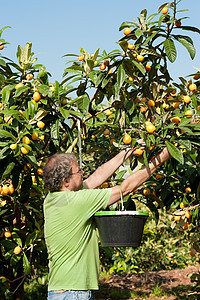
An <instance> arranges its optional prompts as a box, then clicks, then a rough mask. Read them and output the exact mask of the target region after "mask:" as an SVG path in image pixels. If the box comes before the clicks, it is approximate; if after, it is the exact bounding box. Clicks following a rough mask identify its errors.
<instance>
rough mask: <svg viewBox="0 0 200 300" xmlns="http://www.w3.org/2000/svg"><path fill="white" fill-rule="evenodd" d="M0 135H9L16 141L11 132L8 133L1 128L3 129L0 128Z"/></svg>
mask: <svg viewBox="0 0 200 300" xmlns="http://www.w3.org/2000/svg"><path fill="white" fill-rule="evenodd" d="M0 137H9V138H11V139H12V140H13V141H16V138H15V137H14V135H12V133H10V132H9V131H6V130H3V129H2V130H0Z"/></svg>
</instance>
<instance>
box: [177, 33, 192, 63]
mask: <svg viewBox="0 0 200 300" xmlns="http://www.w3.org/2000/svg"><path fill="white" fill-rule="evenodd" d="M178 41H179V42H180V43H181V44H182V45H183V46H184V47H185V48H186V49H187V50H188V52H189V54H190V57H191V59H194V57H195V54H196V50H195V48H194V46H193V45H192V44H191V43H190V42H188V41H187V39H184V38H182V37H178Z"/></svg>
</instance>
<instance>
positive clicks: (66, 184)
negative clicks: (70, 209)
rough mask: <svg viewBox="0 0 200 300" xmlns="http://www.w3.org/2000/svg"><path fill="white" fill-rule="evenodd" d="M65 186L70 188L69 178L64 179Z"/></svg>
mask: <svg viewBox="0 0 200 300" xmlns="http://www.w3.org/2000/svg"><path fill="white" fill-rule="evenodd" d="M62 186H63V187H64V188H68V187H69V179H63V185H62Z"/></svg>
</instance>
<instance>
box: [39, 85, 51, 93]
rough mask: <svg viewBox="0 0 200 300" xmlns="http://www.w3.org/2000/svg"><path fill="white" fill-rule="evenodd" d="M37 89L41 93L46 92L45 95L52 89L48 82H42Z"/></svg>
mask: <svg viewBox="0 0 200 300" xmlns="http://www.w3.org/2000/svg"><path fill="white" fill-rule="evenodd" d="M37 89H38V91H39V92H40V93H41V94H44V95H48V93H49V91H50V87H49V86H48V85H46V84H41V85H40V86H38V88H37Z"/></svg>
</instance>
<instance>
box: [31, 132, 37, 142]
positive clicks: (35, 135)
mask: <svg viewBox="0 0 200 300" xmlns="http://www.w3.org/2000/svg"><path fill="white" fill-rule="evenodd" d="M38 136H39V134H38V133H37V132H33V133H32V136H31V138H32V140H34V141H36V140H37V139H38Z"/></svg>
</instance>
